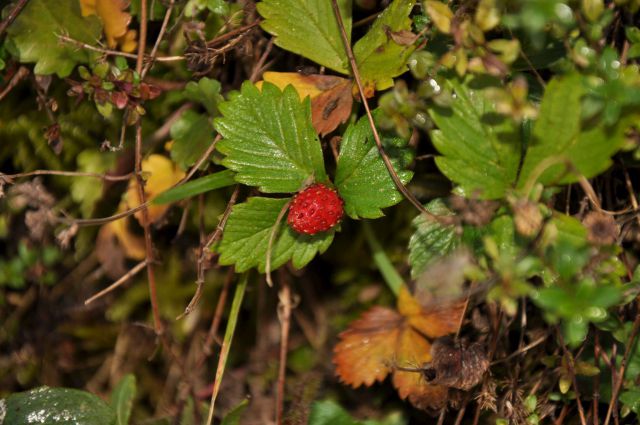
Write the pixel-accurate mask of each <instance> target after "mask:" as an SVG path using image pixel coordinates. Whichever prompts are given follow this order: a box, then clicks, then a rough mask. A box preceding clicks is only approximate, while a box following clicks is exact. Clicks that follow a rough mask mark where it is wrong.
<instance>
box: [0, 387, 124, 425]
mask: <svg viewBox="0 0 640 425" xmlns="http://www.w3.org/2000/svg"><path fill="white" fill-rule="evenodd" d="M4 401H5V402H6V406H5V407H6V411H5V416H4V422H3V423H4V424H32V423H38V424H44V425H59V424H63V423H73V424H77V425H113V423H114V422H115V415H114V412H113V410H112V409H111V408H110V407H109V405H107V403H105V402H104V401H102V400H101V399H100V398H99V397H97V396H95V395H93V394H91V393H89V392H86V391H80V390H76V389H72V388H49V387H40V388H36V389H33V390H31V391H26V392H23V393H15V394H12V395H10V396H9V397H8V398H7V399H6V400H4ZM1 405H2V403H1V402H0V407H2V406H1ZM0 410H1V409H0Z"/></svg>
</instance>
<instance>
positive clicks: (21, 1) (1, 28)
mask: <svg viewBox="0 0 640 425" xmlns="http://www.w3.org/2000/svg"><path fill="white" fill-rule="evenodd" d="M27 2H29V0H18V1H17V2H16V4H15V5H14V6H13V9H11V11H10V12H9V14H8V15H7V17H6V18H4V19H3V20H2V22H0V36H1V35H2V34H4V32H5V30H6V29H7V28H9V25H11V24H12V23H13V21H15V19H16V18H17V17H18V15H19V14H20V12H22V9H24V7H25V6H26V5H27Z"/></svg>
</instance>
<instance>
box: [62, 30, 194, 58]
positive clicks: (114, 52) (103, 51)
mask: <svg viewBox="0 0 640 425" xmlns="http://www.w3.org/2000/svg"><path fill="white" fill-rule="evenodd" d="M58 39H59V40H60V41H63V42H65V43H69V44H73V45H74V46H76V47H79V48H81V49H85V50H91V51H92V52H97V53H101V54H103V55H107V56H122V57H125V58H128V59H138V55H134V54H133V53H126V52H121V51H119V50H111V49H104V48H102V47H96V46H92V45H91V44H87V43H83V42H82V41H79V40H76V39H73V38H71V37H69V36H66V35H64V34H58ZM145 58H148V56H145ZM184 59H185V58H184V56H160V57H157V58H155V59H154V61H155V62H176V61H183V60H184Z"/></svg>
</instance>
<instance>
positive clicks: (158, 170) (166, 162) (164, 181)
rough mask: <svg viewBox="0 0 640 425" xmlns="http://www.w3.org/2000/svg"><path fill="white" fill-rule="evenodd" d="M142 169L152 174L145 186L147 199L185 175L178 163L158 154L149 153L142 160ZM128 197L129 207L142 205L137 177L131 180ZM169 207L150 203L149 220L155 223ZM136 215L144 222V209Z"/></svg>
mask: <svg viewBox="0 0 640 425" xmlns="http://www.w3.org/2000/svg"><path fill="white" fill-rule="evenodd" d="M142 171H143V172H144V173H148V174H149V175H150V176H149V178H148V179H147V181H146V184H145V186H144V193H145V195H146V198H147V200H151V199H153V198H154V197H155V196H157V195H158V194H160V193H162V192H164V191H165V190H167V189H169V188H170V187H171V186H173V185H174V184H176V183H177V182H179V181H180V180H181V179H182V178H183V177H184V172H183V171H182V170H180V169H179V168H178V167H177V166H176V164H174V163H173V162H172V161H171V160H170V159H169V158H167V157H165V156H163V155H158V154H153V155H149V158H147V159H145V160H144V161H142ZM126 197H127V198H126V202H127V206H128V208H135V207H137V206H138V205H140V197H139V196H138V184H137V182H136V179H135V177H133V178H132V179H131V180H130V181H129V188H128V190H127V194H126ZM168 208H169V205H149V207H148V208H147V210H148V211H149V221H150V222H152V223H153V222H155V221H157V220H159V219H160V218H161V217H162V216H163V215H164V213H165V211H166V210H167V209H168ZM135 217H136V218H137V219H138V221H139V222H142V211H138V212H137V213H136V214H135Z"/></svg>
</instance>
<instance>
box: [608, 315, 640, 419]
mask: <svg viewBox="0 0 640 425" xmlns="http://www.w3.org/2000/svg"><path fill="white" fill-rule="evenodd" d="M639 330H640V314H637V315H636V320H634V322H633V328H631V333H630V334H629V339H628V341H627V344H626V346H625V349H624V355H623V356H622V361H621V362H620V369H618V373H617V374H612V378H615V384H614V387H613V391H612V392H611V400H609V408H608V409H607V416H606V417H605V419H604V425H609V421H611V414H612V413H613V409H614V406H615V405H616V404H617V401H618V394H620V390H621V389H622V383H623V382H624V374H625V372H626V371H627V363H628V360H629V356H630V355H631V350H632V349H633V345H634V342H635V339H636V336H638V331H639ZM612 358H615V357H614V356H612ZM615 375H617V376H615Z"/></svg>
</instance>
